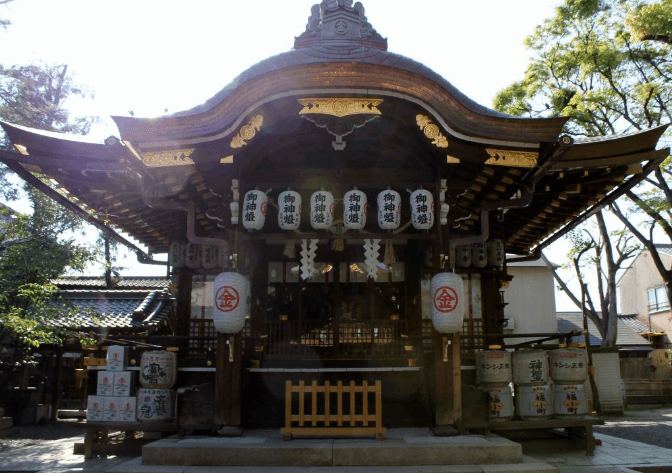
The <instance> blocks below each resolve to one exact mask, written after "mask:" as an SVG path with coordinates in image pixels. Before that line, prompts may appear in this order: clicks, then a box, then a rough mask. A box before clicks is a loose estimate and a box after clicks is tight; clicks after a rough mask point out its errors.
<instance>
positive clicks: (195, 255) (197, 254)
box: [184, 242, 201, 269]
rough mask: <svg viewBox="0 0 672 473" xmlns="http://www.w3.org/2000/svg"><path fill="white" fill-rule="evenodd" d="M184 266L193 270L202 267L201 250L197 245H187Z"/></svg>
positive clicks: (190, 243)
mask: <svg viewBox="0 0 672 473" xmlns="http://www.w3.org/2000/svg"><path fill="white" fill-rule="evenodd" d="M184 264H185V265H186V266H187V268H191V269H196V268H198V267H199V266H200V265H201V249H200V248H199V247H198V245H197V244H196V243H192V242H189V243H187V246H186V247H185V250H184Z"/></svg>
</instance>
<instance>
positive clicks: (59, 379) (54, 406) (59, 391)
mask: <svg viewBox="0 0 672 473" xmlns="http://www.w3.org/2000/svg"><path fill="white" fill-rule="evenodd" d="M64 350H65V348H63V347H59V348H58V351H57V352H56V383H55V388H54V399H53V400H52V403H51V420H58V410H59V409H60V408H61V403H62V402H63V399H62V398H63V387H62V386H61V385H62V384H63V351H64ZM80 382H81V381H80Z"/></svg>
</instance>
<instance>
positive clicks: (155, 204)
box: [142, 192, 229, 248]
mask: <svg viewBox="0 0 672 473" xmlns="http://www.w3.org/2000/svg"><path fill="white" fill-rule="evenodd" d="M142 201H143V202H144V203H145V204H147V206H149V207H151V208H154V209H162V210H182V211H185V212H187V240H189V241H190V242H191V243H196V244H197V245H212V246H218V247H222V248H228V246H229V242H228V241H226V240H220V239H219V238H207V237H200V236H198V235H196V207H195V206H194V204H193V203H191V202H190V203H188V204H182V203H180V202H176V201H174V200H167V199H161V198H158V197H154V196H151V195H149V194H148V193H147V192H143V193H142Z"/></svg>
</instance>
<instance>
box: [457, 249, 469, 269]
mask: <svg viewBox="0 0 672 473" xmlns="http://www.w3.org/2000/svg"><path fill="white" fill-rule="evenodd" d="M455 266H457V267H458V268H468V267H469V266H471V247H470V246H469V245H461V246H458V247H457V248H455Z"/></svg>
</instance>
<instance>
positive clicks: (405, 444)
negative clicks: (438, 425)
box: [109, 429, 557, 473]
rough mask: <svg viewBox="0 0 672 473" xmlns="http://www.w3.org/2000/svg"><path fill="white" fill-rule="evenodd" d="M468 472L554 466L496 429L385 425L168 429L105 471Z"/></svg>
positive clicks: (549, 469) (547, 472) (541, 469)
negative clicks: (373, 429) (439, 432)
mask: <svg viewBox="0 0 672 473" xmlns="http://www.w3.org/2000/svg"><path fill="white" fill-rule="evenodd" d="M352 467H357V468H356V471H357V472H371V473H373V472H385V473H406V472H411V471H413V472H417V473H424V472H437V473H438V472H451V471H459V472H471V471H474V472H476V471H478V472H483V471H488V472H497V471H536V472H543V473H550V472H554V471H557V470H556V469H555V468H553V467H551V466H550V465H547V464H544V463H539V462H534V461H531V460H529V459H524V458H523V454H522V447H521V446H520V444H517V443H515V442H512V441H510V440H507V439H504V438H502V437H499V436H497V435H488V436H482V435H462V436H456V437H435V436H434V435H433V434H432V433H431V431H430V430H429V429H390V430H388V434H387V435H386V436H385V438H384V439H383V440H374V439H368V438H354V439H353V438H298V439H295V440H291V441H285V440H283V439H282V437H281V436H280V432H279V431H277V430H273V431H267V430H262V431H245V432H244V434H243V436H242V437H231V438H222V437H202V436H192V437H184V438H178V437H176V436H175V437H170V438H166V439H162V440H158V441H156V442H153V443H151V444H148V445H145V446H144V447H143V452H142V459H136V460H133V461H130V462H127V463H124V464H122V465H119V466H118V467H116V468H113V469H111V470H109V471H110V473H154V472H156V473H158V472H167V471H170V472H175V473H177V472H190V473H199V472H201V471H202V472H206V471H207V472H209V473H210V472H222V473H224V472H240V473H243V472H252V471H254V472H260V473H263V472H269V473H270V472H271V471H273V472H284V471H287V472H288V473H289V472H290V471H292V472H296V471H301V470H302V469H303V470H308V469H310V471H311V472H313V471H324V472H325V473H327V472H332V473H334V472H339V473H340V472H343V473H344V472H352V471H355V470H353V469H352Z"/></svg>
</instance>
